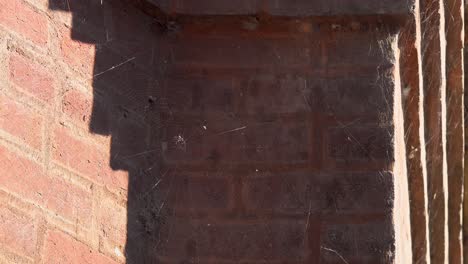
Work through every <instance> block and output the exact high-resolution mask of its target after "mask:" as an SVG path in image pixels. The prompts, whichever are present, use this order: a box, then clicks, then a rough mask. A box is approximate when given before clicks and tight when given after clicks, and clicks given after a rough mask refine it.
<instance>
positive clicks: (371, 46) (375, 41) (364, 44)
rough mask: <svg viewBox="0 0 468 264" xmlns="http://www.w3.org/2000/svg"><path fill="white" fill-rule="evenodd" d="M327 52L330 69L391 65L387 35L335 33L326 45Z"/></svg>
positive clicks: (390, 48)
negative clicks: (336, 67)
mask: <svg viewBox="0 0 468 264" xmlns="http://www.w3.org/2000/svg"><path fill="white" fill-rule="evenodd" d="M327 50H328V62H329V65H330V66H332V67H334V66H366V65H367V66H373V67H376V66H380V65H393V62H392V60H391V59H392V56H393V54H392V47H391V41H390V39H389V36H388V34H378V33H377V32H365V33H359V32H337V33H336V34H335V36H334V37H333V38H332V39H331V40H330V42H329V43H328V45H327ZM377 73H379V74H381V72H377ZM376 77H377V76H376Z"/></svg>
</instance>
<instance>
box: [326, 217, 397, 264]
mask: <svg viewBox="0 0 468 264" xmlns="http://www.w3.org/2000/svg"><path fill="white" fill-rule="evenodd" d="M392 234H393V227H392V223H391V222H390V221H388V222H371V223H366V224H337V225H327V226H325V227H323V228H322V233H321V235H320V242H321V251H320V252H321V262H320V263H340V261H341V262H342V261H343V259H345V260H350V262H351V261H352V260H353V259H355V260H357V261H358V263H391V262H392V261H393V255H392V252H393V251H394V250H393V245H394V239H393V235H392Z"/></svg>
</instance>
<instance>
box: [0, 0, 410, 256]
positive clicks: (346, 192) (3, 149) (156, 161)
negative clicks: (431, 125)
mask: <svg viewBox="0 0 468 264" xmlns="http://www.w3.org/2000/svg"><path fill="white" fill-rule="evenodd" d="M171 2H172V1H171ZM173 2H174V3H169V1H168V3H167V5H166V7H167V8H169V9H167V10H172V11H171V12H174V13H184V12H185V13H193V14H190V15H178V16H175V15H174V18H173V20H167V19H168V17H156V18H154V17H151V16H149V15H148V14H147V13H150V12H149V11H150V10H144V11H145V12H142V11H141V10H139V9H138V8H137V7H135V6H134V5H133V4H134V3H132V2H131V1H128V2H127V1H119V2H117V1H103V2H101V1H75V2H73V1H62V0H50V1H45V0H0V6H1V7H2V8H0V84H1V85H0V102H1V103H0V153H1V154H0V161H1V162H0V175H1V176H0V200H1V201H2V202H1V203H0V204H1V206H0V211H1V213H0V260H1V261H3V262H7V263H31V262H34V263H35V262H39V263H123V262H125V261H127V262H128V263H192V262H199V263H239V262H241V263H344V262H346V263H392V262H393V261H394V258H395V254H398V252H397V249H396V248H398V246H399V245H396V244H398V241H396V240H398V239H399V238H400V236H401V235H402V234H403V235H404V233H405V230H400V229H397V227H398V228H400V227H399V225H400V223H399V222H395V218H394V214H393V210H394V208H395V207H397V206H396V205H395V204H396V203H395V202H394V200H395V201H396V200H398V198H400V196H398V197H395V191H396V190H397V191H398V190H400V188H401V186H400V183H402V182H403V183H404V181H405V180H406V177H404V175H405V173H403V172H399V171H395V170H394V164H395V163H398V162H400V161H399V159H398V157H396V156H397V154H401V149H400V148H396V147H395V142H398V141H397V140H398V139H400V140H402V139H403V134H402V133H401V132H402V131H403V128H401V127H399V124H395V122H394V120H396V119H395V118H396V117H398V116H397V114H398V111H397V110H398V107H400V108H401V105H400V103H401V102H400V100H396V101H395V100H394V98H398V97H397V96H396V94H398V93H399V92H401V91H400V84H399V79H398V76H399V66H398V60H399V57H398V53H397V44H398V34H397V33H398V31H399V28H401V27H402V24H401V21H402V18H401V16H402V15H403V16H405V15H407V14H408V12H409V11H410V9H411V8H410V7H411V6H410V5H408V4H406V3H403V2H404V1H392V2H391V3H390V1H381V2H379V5H378V6H376V4H375V3H374V4H373V2H372V3H371V1H367V2H369V3H368V4H366V5H356V4H352V3H348V5H344V6H342V8H341V7H340V8H339V6H340V1H328V2H330V3H329V4H327V5H325V4H324V5H323V6H321V7H320V8H322V9H320V8H318V7H315V6H312V7H311V6H307V5H305V1H295V2H297V3H295V5H292V6H290V5H286V4H285V3H283V2H284V1H264V2H265V3H264V5H260V4H258V3H256V2H257V1H251V2H249V1H242V2H243V3H245V5H242V4H240V5H239V6H236V7H226V6H221V7H223V8H225V9H217V8H218V7H216V6H214V5H210V1H204V4H200V5H199V6H198V5H197V6H192V5H189V4H188V2H187V3H185V2H184V1H173ZM205 2H206V3H205ZM302 2H304V3H302ZM316 2H317V3H318V2H320V3H322V2H323V3H325V2H327V1H316ZM354 2H356V1H354ZM367 2H366V3H367ZM254 3H255V4H254ZM159 4H161V3H159ZM204 5H207V6H206V7H204ZM213 6H214V7H213ZM286 6H288V8H286ZM210 7H213V8H214V9H213V10H215V11H209V10H210ZM357 7H361V9H359V8H357ZM170 8H172V9H170ZM226 8H227V9H226ZM237 8H239V10H240V11H239V10H238V9H237ZM356 8H357V9H356ZM187 10H188V11H187ZM200 10H201V11H200ZM207 10H208V11H207ZM223 10H227V11H223ZM233 10H234V11H233ZM243 10H244V11H243ZM245 10H247V11H245ZM252 10H253V11H252ZM317 10H318V11H317ZM203 11H207V13H208V14H212V13H213V12H214V13H219V14H223V15H225V14H237V15H239V16H223V17H210V16H205V17H194V16H193V15H194V14H195V15H197V14H200V13H202V14H203V13H205V12H203ZM303 11H304V12H305V13H303ZM251 12H254V13H257V12H260V13H262V12H265V13H266V14H263V13H262V15H260V16H247V15H244V13H251ZM349 14H351V15H353V14H358V15H361V16H351V17H348V16H345V15H349ZM271 15H283V16H284V15H286V16H296V15H300V16H303V18H297V19H296V18H287V17H279V18H274V17H272V16H271ZM323 15H327V16H323ZM305 16H307V17H305ZM310 16H312V17H310ZM403 79H404V78H403ZM400 110H401V109H400ZM400 115H401V113H400ZM400 117H401V116H400ZM397 120H398V119H397ZM402 144H403V143H402ZM401 155H403V157H404V156H405V154H404V153H403V154H401ZM403 162H405V161H403ZM400 165H401V164H400ZM403 170H405V169H403ZM400 173H401V174H400ZM403 187H404V186H403ZM403 190H404V188H403ZM400 191H401V190H400ZM400 194H401V193H399V192H397V195H400ZM401 195H402V197H404V194H401ZM405 202H407V200H403V202H402V203H405ZM398 208H400V209H401V211H402V215H403V216H402V217H403V218H405V217H406V216H405V213H406V212H405V211H404V210H402V207H398ZM405 219H406V218H405ZM405 219H404V220H405ZM395 230H398V232H401V234H400V233H396V231H395ZM401 241H402V244H403V245H404V246H406V247H408V245H406V244H405V243H406V242H407V241H404V240H403V239H401ZM410 257H411V256H410ZM397 261H398V260H397ZM397 263H398V262H397ZM401 263H403V262H401Z"/></svg>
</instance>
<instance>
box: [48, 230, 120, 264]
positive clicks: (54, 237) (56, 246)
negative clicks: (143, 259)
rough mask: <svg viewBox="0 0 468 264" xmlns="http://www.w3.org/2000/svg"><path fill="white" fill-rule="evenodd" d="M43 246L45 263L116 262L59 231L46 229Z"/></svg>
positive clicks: (88, 263) (99, 263)
mask: <svg viewBox="0 0 468 264" xmlns="http://www.w3.org/2000/svg"><path fill="white" fill-rule="evenodd" d="M44 247H45V249H44V261H45V263H51V264H55V263H57V264H58V263H70V264H74V263H76V264H81V263H86V264H104V263H117V262H116V261H114V260H112V259H110V258H108V257H106V256H104V255H102V254H101V253H99V252H97V251H95V250H93V249H91V248H90V247H88V246H87V245H85V244H83V243H81V242H79V241H77V240H75V239H74V238H72V237H70V236H69V235H66V234H64V233H62V232H60V231H55V230H50V231H48V232H47V235H46V240H45V245H44Z"/></svg>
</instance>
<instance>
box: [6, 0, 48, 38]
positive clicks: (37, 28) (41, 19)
mask: <svg viewBox="0 0 468 264" xmlns="http://www.w3.org/2000/svg"><path fill="white" fill-rule="evenodd" d="M0 6H2V8H1V9H0V24H1V25H3V26H4V27H6V28H8V29H11V30H13V31H15V32H17V33H19V34H21V35H23V36H24V37H26V38H27V39H29V40H31V41H33V42H35V43H36V44H39V45H44V44H46V43H47V39H48V21H47V17H46V16H45V15H44V14H42V13H40V12H38V11H36V10H34V8H32V7H31V6H30V5H29V4H27V3H26V2H24V1H21V0H1V1H0Z"/></svg>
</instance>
